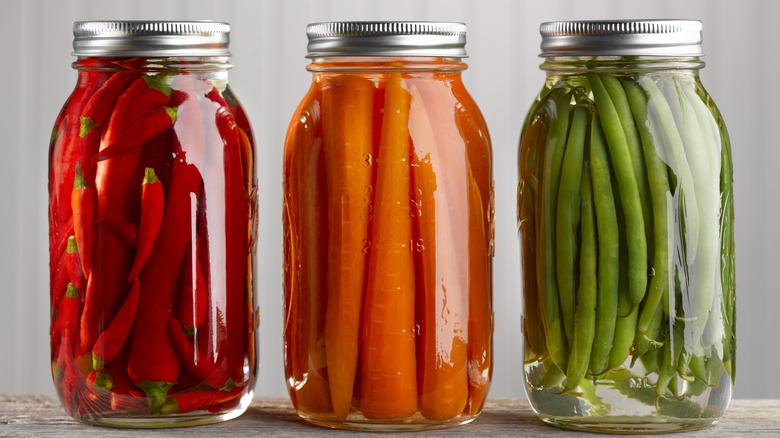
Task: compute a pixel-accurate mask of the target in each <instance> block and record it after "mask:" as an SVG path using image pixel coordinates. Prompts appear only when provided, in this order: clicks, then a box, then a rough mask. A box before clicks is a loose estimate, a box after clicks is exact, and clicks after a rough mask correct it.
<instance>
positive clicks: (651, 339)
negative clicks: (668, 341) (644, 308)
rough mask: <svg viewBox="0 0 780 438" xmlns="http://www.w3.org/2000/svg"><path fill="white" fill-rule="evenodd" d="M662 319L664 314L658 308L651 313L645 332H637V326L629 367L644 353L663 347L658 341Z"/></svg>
mask: <svg viewBox="0 0 780 438" xmlns="http://www.w3.org/2000/svg"><path fill="white" fill-rule="evenodd" d="M645 305H646V304H645ZM663 317H664V312H663V311H662V309H661V308H660V307H656V308H655V312H654V313H653V318H652V319H651V320H650V325H649V326H648V328H647V331H646V332H644V333H642V332H641V331H640V330H639V326H638V325H637V327H636V333H635V334H634V344H635V345H636V347H635V348H634V358H633V360H632V361H631V366H634V363H635V362H636V360H637V359H638V358H641V357H642V356H644V355H645V354H646V353H649V352H651V351H657V350H658V349H659V348H661V347H662V346H663V343H662V342H660V341H659V339H658V334H659V332H660V330H661V321H662V320H663ZM643 363H644V362H643Z"/></svg>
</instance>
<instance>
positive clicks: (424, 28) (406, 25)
mask: <svg viewBox="0 0 780 438" xmlns="http://www.w3.org/2000/svg"><path fill="white" fill-rule="evenodd" d="M306 36H307V37H308V38H309V45H308V46H307V50H308V54H307V55H306V57H307V58H314V57H318V56H437V57H439V56H441V57H449V58H465V57H466V25H465V24H463V23H446V22H432V21H360V22H358V21H338V22H328V23H312V24H309V25H308V26H306Z"/></svg>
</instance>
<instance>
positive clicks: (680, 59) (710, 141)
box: [518, 20, 736, 433]
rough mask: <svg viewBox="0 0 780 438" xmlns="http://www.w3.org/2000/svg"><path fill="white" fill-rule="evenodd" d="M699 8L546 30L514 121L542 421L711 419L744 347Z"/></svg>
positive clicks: (631, 423)
mask: <svg viewBox="0 0 780 438" xmlns="http://www.w3.org/2000/svg"><path fill="white" fill-rule="evenodd" d="M701 32H702V25H701V22H699V21H691V20H628V21H584V22H582V21H575V22H552V23H544V24H542V26H541V33H542V56H543V57H544V59H545V60H544V63H543V64H542V69H543V70H545V71H546V73H547V78H546V81H545V84H544V86H543V87H542V90H541V92H540V94H539V97H538V98H537V99H536V100H535V101H534V102H533V104H532V106H531V109H530V110H529V112H528V115H527V118H526V121H525V124H524V126H523V135H522V140H521V143H520V154H519V158H520V163H519V164H520V166H519V167H520V185H519V187H518V225H519V229H520V234H521V241H522V256H523V257H522V258H523V280H524V288H523V289H524V295H525V312H524V319H523V321H524V334H525V360H526V366H525V368H524V371H525V372H524V377H525V385H526V390H527V393H528V398H529V400H530V401H531V404H532V406H533V408H534V410H535V411H536V412H537V414H538V415H539V417H540V418H541V419H542V420H544V421H545V422H548V423H550V424H554V425H557V426H561V427H565V428H572V429H581V430H589V431H600V432H625V433H633V432H668V431H679V430H690V429H697V428H701V427H705V426H707V425H712V424H714V423H716V422H717V421H718V420H719V419H720V418H721V417H722V416H723V414H724V412H725V410H726V408H727V407H728V404H729V400H730V399H731V394H732V391H733V385H734V372H735V368H734V366H735V365H734V364H735V362H734V360H735V357H736V337H735V317H736V311H735V302H736V296H735V292H736V285H735V279H734V273H735V256H734V192H733V178H732V161H731V147H730V143H729V136H728V132H727V130H726V126H725V124H724V122H723V118H722V117H721V114H720V112H719V111H718V108H717V107H716V105H715V103H714V102H713V99H712V97H711V96H710V95H709V94H708V93H707V91H706V90H705V89H704V87H703V85H702V83H701V81H700V79H699V70H700V69H701V68H702V67H704V63H703V62H702V61H701V58H700V57H701V56H702V55H703V53H702V50H701V49H702V48H701V42H702V35H701Z"/></svg>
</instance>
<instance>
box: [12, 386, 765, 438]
mask: <svg viewBox="0 0 780 438" xmlns="http://www.w3.org/2000/svg"><path fill="white" fill-rule="evenodd" d="M573 434H574V433H573V432H568V431H564V430H561V429H556V428H554V427H551V426H547V425H545V424H543V423H542V422H541V421H539V420H538V419H537V418H536V415H535V414H534V413H533V411H532V410H531V407H530V405H529V404H528V401H527V400H520V399H491V400H488V402H487V404H486V406H485V410H484V411H483V412H482V415H480V416H479V418H477V419H476V420H475V421H474V422H473V423H471V424H467V425H465V426H460V427H452V428H449V429H440V430H434V431H426V432H423V434H420V433H393V434H392V436H394V437H401V436H416V437H423V436H425V437H438V436H468V437H473V438H477V437H488V436H490V437H494V436H520V435H522V436H532V437H535V438H536V437H538V438H544V437H552V436H563V435H569V436H574V435H573ZM162 435H165V436H169V437H190V438H196V437H200V436H203V437H209V438H216V437H253V436H279V435H284V436H286V437H289V438H295V437H309V436H312V437H313V436H318V437H319V436H334V435H343V436H347V435H348V436H350V437H362V436H371V437H376V436H378V435H381V434H377V433H370V434H369V433H360V432H343V431H336V430H330V429H324V428H321V427H317V426H311V425H309V424H307V423H305V422H304V421H303V420H300V419H299V418H298V417H297V416H296V415H295V412H294V411H293V408H292V405H291V404H290V401H289V400H287V399H285V398H256V399H255V400H254V401H253V402H252V405H251V406H250V407H249V409H248V410H247V412H246V413H244V415H242V416H241V417H239V418H237V419H235V420H231V421H227V422H224V423H219V424H211V425H206V426H194V427H184V428H178V429H162V430H160V429H158V430H128V429H112V428H106V427H96V426H88V425H84V424H81V423H78V422H77V421H75V420H73V419H72V418H70V417H69V416H68V415H67V414H66V413H65V411H64V410H63V409H62V408H61V407H60V404H59V401H57V400H56V399H55V398H53V397H49V396H36V395H0V436H3V437H14V436H24V437H30V436H33V437H85V436H102V437H128V436H162ZM588 435H595V434H587V433H578V434H577V436H588ZM667 435H668V436H676V437H683V436H684V437H686V438H689V437H691V438H693V437H712V436H717V437H744V436H755V435H761V436H780V400H734V401H733V402H732V404H731V406H730V407H729V410H728V411H727V413H726V416H725V417H724V418H723V420H721V422H720V424H718V425H717V426H715V427H713V428H708V429H704V430H700V431H694V432H688V433H685V434H684V435H680V434H667ZM602 436H603V435H602ZM656 436H664V435H656Z"/></svg>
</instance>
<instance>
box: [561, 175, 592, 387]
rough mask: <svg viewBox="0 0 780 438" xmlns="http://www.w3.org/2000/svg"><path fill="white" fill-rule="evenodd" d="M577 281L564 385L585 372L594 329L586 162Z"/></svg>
mask: <svg viewBox="0 0 780 438" xmlns="http://www.w3.org/2000/svg"><path fill="white" fill-rule="evenodd" d="M580 209H581V213H580V218H581V221H580V235H581V236H582V242H581V244H580V282H579V288H578V289H577V304H576V310H575V314H574V340H573V343H572V347H571V354H570V355H569V364H568V368H567V370H566V388H565V389H564V391H571V390H573V389H574V388H576V387H577V386H579V384H580V382H581V381H582V378H583V377H585V374H586V373H587V372H588V363H589V362H590V353H591V350H592V348H593V337H594V334H595V331H596V290H597V284H596V258H597V248H596V228H595V226H596V225H595V217H594V212H593V189H592V186H591V176H590V164H589V162H587V161H586V162H585V164H584V169H583V171H582V185H581V186H580Z"/></svg>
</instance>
